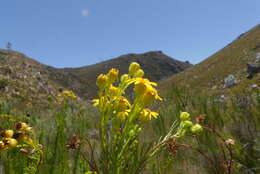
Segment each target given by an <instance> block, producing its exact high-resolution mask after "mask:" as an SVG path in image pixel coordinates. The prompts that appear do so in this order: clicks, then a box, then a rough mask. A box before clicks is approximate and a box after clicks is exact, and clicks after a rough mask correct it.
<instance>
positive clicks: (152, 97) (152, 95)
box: [142, 90, 157, 106]
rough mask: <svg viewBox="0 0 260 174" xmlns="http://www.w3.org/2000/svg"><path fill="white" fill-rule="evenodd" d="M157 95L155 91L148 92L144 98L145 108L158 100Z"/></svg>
mask: <svg viewBox="0 0 260 174" xmlns="http://www.w3.org/2000/svg"><path fill="white" fill-rule="evenodd" d="M156 95H157V94H156V91H155V90H148V91H147V92H146V93H145V94H144V96H143V101H142V104H143V106H148V105H150V104H152V102H153V101H154V100H155V99H156Z"/></svg>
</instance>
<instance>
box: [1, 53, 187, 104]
mask: <svg viewBox="0 0 260 174" xmlns="http://www.w3.org/2000/svg"><path fill="white" fill-rule="evenodd" d="M133 61H136V62H139V63H140V64H141V66H142V68H143V69H144V71H145V73H146V74H145V76H146V77H148V78H150V79H151V80H153V81H159V80H161V79H164V78H166V77H169V76H171V75H173V74H176V73H178V72H181V71H183V70H184V69H186V68H188V67H190V66H192V65H191V64H189V63H187V62H181V61H177V60H174V59H172V58H170V57H168V56H166V55H165V54H163V53H162V52H160V51H152V52H147V53H144V54H127V55H123V56H120V57H118V58H114V59H111V60H107V61H104V62H101V63H98V64H95V65H90V66H84V67H80V68H63V69H58V68H54V67H51V66H47V65H44V64H41V63H39V62H37V61H35V60H33V59H31V58H28V57H27V56H25V55H24V54H21V53H18V52H16V51H11V50H0V90H1V94H0V95H1V96H3V97H7V98H16V99H19V101H20V103H23V104H26V103H37V102H39V103H47V100H48V96H55V95H56V94H57V93H58V91H59V90H60V89H70V90H73V91H74V92H75V93H76V94H77V95H78V96H80V97H83V98H84V99H91V98H94V97H95V96H96V93H97V87H96V83H95V82H96V77H97V76H98V75H99V74H100V73H106V72H107V71H108V70H109V69H111V68H118V69H119V70H120V73H127V71H128V66H129V64H130V63H131V62H133Z"/></svg>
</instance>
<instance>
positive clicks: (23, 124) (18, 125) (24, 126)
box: [15, 122, 29, 131]
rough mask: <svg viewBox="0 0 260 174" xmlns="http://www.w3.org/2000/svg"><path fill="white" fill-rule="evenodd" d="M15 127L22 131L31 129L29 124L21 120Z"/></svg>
mask: <svg viewBox="0 0 260 174" xmlns="http://www.w3.org/2000/svg"><path fill="white" fill-rule="evenodd" d="M15 128H16V129H17V130H20V131H25V130H27V129H29V126H28V125H27V124H26V123H22V122H19V123H17V124H16V125H15Z"/></svg>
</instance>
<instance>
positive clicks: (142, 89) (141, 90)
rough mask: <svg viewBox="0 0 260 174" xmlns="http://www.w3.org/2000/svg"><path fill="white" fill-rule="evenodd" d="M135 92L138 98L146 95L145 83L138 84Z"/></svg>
mask: <svg viewBox="0 0 260 174" xmlns="http://www.w3.org/2000/svg"><path fill="white" fill-rule="evenodd" d="M134 91H135V94H136V95H137V96H140V95H142V94H144V93H145V91H146V83H145V82H144V81H140V82H138V83H136V84H135V87H134Z"/></svg>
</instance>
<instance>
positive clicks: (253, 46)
mask: <svg viewBox="0 0 260 174" xmlns="http://www.w3.org/2000/svg"><path fill="white" fill-rule="evenodd" d="M247 64H250V65H252V66H254V68H256V70H254V71H255V76H254V77H253V78H251V79H249V78H247V77H248V72H247V71H248V70H249V69H248V65H247ZM257 68H258V70H257ZM258 71H259V72H260V25H257V26H255V27H254V28H252V29H251V30H249V31H248V32H246V33H243V34H241V35H240V36H239V37H238V38H237V39H235V40H234V41H233V42H232V43H230V44H228V45H227V46H226V47H224V48H223V49H221V50H220V51H218V52H216V53H215V54H213V55H212V56H210V57H209V58H207V59H205V60H204V61H202V62H201V63H199V64H196V65H195V66H193V67H191V68H189V69H186V70H185V71H183V72H181V73H179V74H177V75H175V76H172V77H170V78H168V79H165V80H162V81H161V82H160V85H159V86H160V90H161V91H162V92H165V91H168V92H169V90H168V89H171V87H172V86H177V87H181V88H186V89H189V90H195V91H200V92H201V91H207V92H213V93H230V92H231V93H243V92H247V91H250V90H252V89H253V88H258V87H259V86H260V74H258V73H257V72H258ZM228 83H229V84H228ZM230 83H231V84H230ZM232 83H233V84H232Z"/></svg>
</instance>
